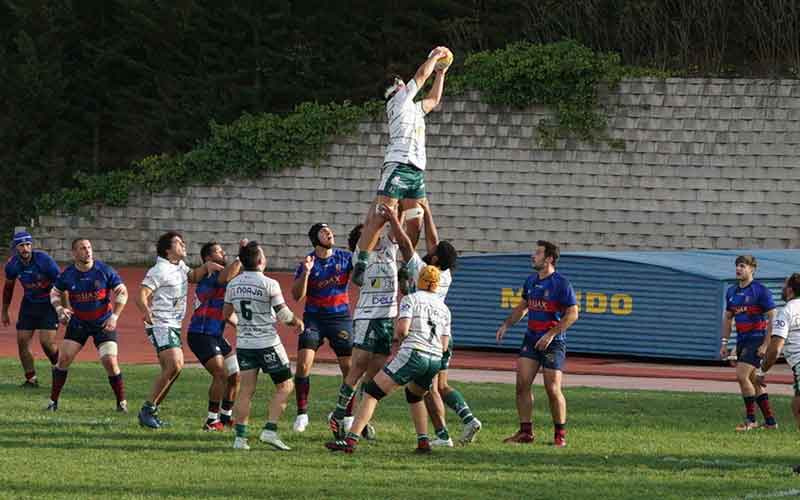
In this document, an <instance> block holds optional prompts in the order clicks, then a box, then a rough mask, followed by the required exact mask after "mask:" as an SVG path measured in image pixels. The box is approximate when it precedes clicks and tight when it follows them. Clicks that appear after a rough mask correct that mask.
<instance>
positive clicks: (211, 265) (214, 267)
mask: <svg viewBox="0 0 800 500" xmlns="http://www.w3.org/2000/svg"><path fill="white" fill-rule="evenodd" d="M223 269H225V266H221V265H219V264H217V263H216V262H213V261H210V260H209V261H207V262H206V271H207V272H208V274H211V273H216V272H218V271H222V270H223Z"/></svg>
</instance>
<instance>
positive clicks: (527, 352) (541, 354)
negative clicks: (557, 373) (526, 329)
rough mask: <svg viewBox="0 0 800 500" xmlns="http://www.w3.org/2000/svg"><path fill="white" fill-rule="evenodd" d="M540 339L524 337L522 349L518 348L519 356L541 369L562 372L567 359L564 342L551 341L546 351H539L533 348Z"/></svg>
mask: <svg viewBox="0 0 800 500" xmlns="http://www.w3.org/2000/svg"><path fill="white" fill-rule="evenodd" d="M540 338H541V337H533V336H530V335H525V339H524V340H523V341H522V347H520V348H519V356H520V357H521V358H528V359H532V360H534V361H537V362H538V363H539V366H541V367H542V368H547V369H549V370H562V369H563V366H564V361H565V360H566V359H567V343H566V342H565V341H564V340H558V339H553V341H552V342H550V345H549V346H547V349H545V350H544V351H540V350H538V349H536V348H535V347H534V346H535V345H536V342H537V341H538V340H539V339H540Z"/></svg>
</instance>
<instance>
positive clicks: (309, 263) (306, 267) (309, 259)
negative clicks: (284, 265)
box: [303, 255, 314, 274]
mask: <svg viewBox="0 0 800 500" xmlns="http://www.w3.org/2000/svg"><path fill="white" fill-rule="evenodd" d="M313 267H314V256H313V255H306V258H305V259H304V260H303V272H304V273H305V274H308V273H310V272H311V268H313Z"/></svg>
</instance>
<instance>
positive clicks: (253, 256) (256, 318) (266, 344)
mask: <svg viewBox="0 0 800 500" xmlns="http://www.w3.org/2000/svg"><path fill="white" fill-rule="evenodd" d="M239 260H240V261H241V263H242V267H243V268H244V272H242V273H241V274H240V275H239V276H237V277H236V278H234V279H233V280H232V281H231V282H230V283H229V284H228V288H227V290H226V291H225V306H224V309H223V318H224V319H226V320H233V318H234V313H235V320H234V321H235V323H236V358H237V359H238V362H239V366H240V367H241V371H242V375H241V377H242V387H241V394H240V395H239V398H238V399H237V400H236V407H235V416H236V438H235V439H234V443H233V447H234V448H235V449H243V450H249V449H250V446H249V445H248V444H247V424H248V420H249V417H250V403H251V401H252V398H253V394H255V391H256V384H257V382H258V372H259V370H261V371H263V372H264V373H268V374H269V376H270V377H271V378H272V382H273V383H274V384H275V395H274V396H273V397H272V400H271V401H270V403H269V410H268V414H267V422H266V424H265V425H264V429H263V430H262V432H261V436H260V438H259V439H260V440H261V441H262V442H264V443H267V444H269V445H270V446H272V447H274V448H276V449H278V450H282V451H288V450H289V449H290V448H289V447H288V446H287V445H286V444H285V443H284V442H283V441H281V439H280V437H279V436H278V420H280V417H281V415H282V414H283V411H284V410H285V409H286V403H287V400H288V399H289V394H291V392H292V389H293V388H294V385H293V384H292V370H291V367H290V366H289V357H288V356H287V355H286V350H285V349H284V348H283V344H282V343H281V339H280V337H278V332H277V331H276V329H275V323H276V321H280V322H281V323H284V324H286V325H288V326H292V327H297V328H298V330H301V331H302V329H303V322H302V321H300V320H299V319H298V318H297V317H295V315H294V314H293V313H292V311H291V310H290V309H289V307H288V306H287V305H286V303H285V302H284V300H283V294H282V293H281V287H280V285H279V284H278V282H277V281H275V280H273V279H271V278H268V277H266V276H264V269H265V268H266V265H267V258H266V256H265V255H264V251H263V250H262V249H261V247H260V246H259V244H258V243H257V242H255V241H251V242H249V243H247V245H245V246H243V247H241V248H240V250H239Z"/></svg>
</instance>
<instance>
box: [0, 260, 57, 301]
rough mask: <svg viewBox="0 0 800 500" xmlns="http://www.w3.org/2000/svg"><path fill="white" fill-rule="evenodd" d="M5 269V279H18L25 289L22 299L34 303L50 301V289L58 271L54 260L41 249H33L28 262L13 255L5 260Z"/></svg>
mask: <svg viewBox="0 0 800 500" xmlns="http://www.w3.org/2000/svg"><path fill="white" fill-rule="evenodd" d="M5 271H6V279H8V280H15V279H19V283H20V284H21V285H22V289H23V290H24V291H25V295H24V296H23V300H24V301H26V302H30V303H34V304H44V303H47V302H50V289H51V288H53V283H54V282H55V280H56V278H58V273H59V272H60V270H59V269H58V264H56V261H55V260H53V258H52V257H50V256H49V255H47V254H46V253H45V252H42V251H41V250H34V251H33V252H32V254H31V260H30V262H28V263H25V262H24V261H23V260H22V257H20V256H19V255H14V256H13V257H11V258H10V259H8V262H6V269H5Z"/></svg>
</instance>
